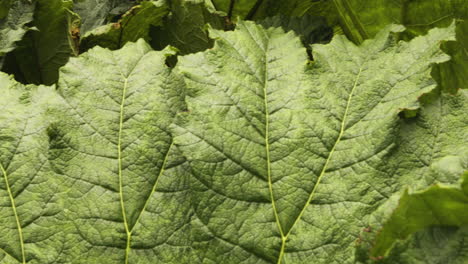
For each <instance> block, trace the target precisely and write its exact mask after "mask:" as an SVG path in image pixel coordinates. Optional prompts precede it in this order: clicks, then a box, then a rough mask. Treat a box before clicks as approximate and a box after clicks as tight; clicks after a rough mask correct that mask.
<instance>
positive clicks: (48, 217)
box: [0, 73, 65, 264]
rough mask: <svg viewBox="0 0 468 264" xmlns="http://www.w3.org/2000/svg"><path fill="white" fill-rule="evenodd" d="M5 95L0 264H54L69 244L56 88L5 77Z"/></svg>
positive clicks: (1, 106)
mask: <svg viewBox="0 0 468 264" xmlns="http://www.w3.org/2000/svg"><path fill="white" fill-rule="evenodd" d="M0 91H1V94H2V96H1V97H0V233H1V236H0V263H2V264H16V263H22V264H25V263H52V262H53V260H54V259H55V258H57V257H58V256H59V255H60V254H61V251H62V249H63V246H64V243H63V241H64V239H65V236H64V233H63V229H62V228H61V227H62V225H61V223H60V221H59V218H58V217H57V216H58V215H59V214H60V212H61V211H62V210H63V207H62V205H63V204H62V203H61V202H60V199H59V196H60V195H61V193H60V188H58V186H60V180H59V179H57V178H56V177H55V175H54V174H52V173H51V171H50V164H49V158H48V148H49V140H48V135H47V127H48V124H49V123H50V121H51V119H50V118H49V116H48V108H49V106H51V105H53V104H55V103H57V102H58V101H57V97H56V94H55V91H54V89H53V87H42V86H41V87H33V86H28V87H24V86H23V85H21V84H19V83H17V82H16V81H15V80H14V79H13V78H12V77H10V76H7V75H6V74H4V73H1V74H0ZM62 190H63V189H62ZM37 252H43V253H42V254H41V255H37V254H36V253H37Z"/></svg>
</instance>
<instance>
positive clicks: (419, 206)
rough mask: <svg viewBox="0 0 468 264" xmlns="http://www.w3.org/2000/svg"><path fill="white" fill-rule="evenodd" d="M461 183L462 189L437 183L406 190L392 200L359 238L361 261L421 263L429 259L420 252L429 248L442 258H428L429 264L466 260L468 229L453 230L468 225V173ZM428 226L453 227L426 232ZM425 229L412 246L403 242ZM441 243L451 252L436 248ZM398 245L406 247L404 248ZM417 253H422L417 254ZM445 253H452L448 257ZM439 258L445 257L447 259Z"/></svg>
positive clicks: (416, 236) (378, 211) (373, 218)
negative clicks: (424, 187) (427, 186)
mask: <svg viewBox="0 0 468 264" xmlns="http://www.w3.org/2000/svg"><path fill="white" fill-rule="evenodd" d="M461 180H462V184H461V186H462V188H460V186H450V185H440V184H436V185H432V186H431V187H429V188H427V189H424V190H421V191H417V192H414V191H408V190H404V191H403V193H402V194H401V196H398V197H397V196H395V197H392V199H390V200H389V202H387V203H386V204H384V205H383V206H382V208H379V210H377V211H376V213H375V214H374V215H373V216H372V217H371V219H372V221H371V223H370V226H369V227H368V228H366V230H365V232H364V233H363V237H361V238H360V239H359V241H358V245H360V247H361V248H359V250H360V251H361V253H362V254H363V255H361V258H360V260H361V261H363V262H364V263H373V262H374V261H377V263H379V262H381V261H383V263H395V262H396V261H397V262H398V263H420V262H419V261H420V260H421V259H425V258H427V257H425V256H424V254H421V251H422V252H424V251H425V250H426V251H427V247H428V246H429V247H430V248H432V250H434V252H433V253H429V252H427V253H426V254H430V255H434V253H436V254H435V255H434V256H437V255H439V257H434V258H432V259H431V258H427V259H428V261H427V262H426V263H441V262H440V261H447V258H448V259H450V260H451V261H453V262H449V263H463V261H466V260H467V259H468V254H467V253H466V252H465V251H464V250H463V248H467V247H468V245H467V244H466V241H464V239H465V238H466V237H467V233H466V230H465V229H464V228H460V229H459V230H457V231H454V230H453V229H454V228H455V227H466V225H467V224H468V223H467V221H468V188H466V185H467V180H468V174H467V173H465V174H464V175H463V176H462V179H461ZM429 227H452V230H449V229H448V228H445V230H443V229H441V228H439V230H437V229H432V230H431V229H427V228H429ZM424 229H426V230H425V231H424V232H419V234H417V235H415V236H414V238H413V239H412V241H411V240H410V241H411V243H405V242H401V241H400V240H405V239H407V238H408V237H409V236H410V235H413V234H414V233H416V232H418V231H421V230H424ZM437 232H439V235H437ZM438 240H439V241H440V240H442V241H443V240H445V241H444V242H445V244H447V245H451V246H452V250H450V248H443V247H444V246H441V247H440V248H439V249H437V248H436V247H434V244H435V245H437V244H440V242H438ZM415 242H416V243H415ZM428 242H429V243H428ZM396 243H397V245H396V246H395V248H394V245H395V244H396ZM398 244H404V247H402V246H401V245H398ZM390 250H392V252H390ZM415 251H420V253H419V254H415ZM446 252H450V253H451V254H448V255H446ZM389 253H390V254H389ZM395 253H397V254H395ZM408 253H409V254H408ZM440 255H442V256H444V255H445V256H446V257H445V260H444V259H443V258H440ZM408 259H412V260H411V261H409V260H408ZM412 261H413V262H412Z"/></svg>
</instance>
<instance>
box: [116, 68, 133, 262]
mask: <svg viewBox="0 0 468 264" xmlns="http://www.w3.org/2000/svg"><path fill="white" fill-rule="evenodd" d="M122 77H124V76H123V75H122ZM124 78H125V79H124V88H123V91H122V101H121V103H120V119H119V136H118V141H117V151H118V152H117V160H118V174H119V196H120V207H121V210H122V217H123V221H124V227H125V232H126V233H127V246H126V248H125V264H127V263H128V255H129V253H130V238H131V232H130V228H129V225H128V221H127V215H126V213H125V204H124V197H123V177H122V131H123V122H124V105H125V95H126V93H127V86H128V78H126V77H124Z"/></svg>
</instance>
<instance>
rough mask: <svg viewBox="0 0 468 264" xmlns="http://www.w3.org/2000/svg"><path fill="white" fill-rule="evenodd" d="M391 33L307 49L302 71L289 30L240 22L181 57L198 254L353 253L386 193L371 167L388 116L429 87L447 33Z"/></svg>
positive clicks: (390, 127)
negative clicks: (399, 37)
mask: <svg viewBox="0 0 468 264" xmlns="http://www.w3.org/2000/svg"><path fill="white" fill-rule="evenodd" d="M401 30H402V28H401V27H397V26H393V27H390V28H387V29H386V30H384V31H382V32H381V33H379V35H378V36H377V38H376V39H375V40H372V41H366V42H364V44H363V45H362V46H361V47H356V46H355V45H354V44H352V43H351V42H349V41H348V40H346V39H345V38H344V37H340V36H338V37H335V38H334V39H333V41H332V42H331V43H330V44H329V45H314V46H313V51H314V58H316V62H315V64H314V65H313V67H308V66H307V55H306V53H305V49H304V48H302V47H301V45H300V40H299V39H298V38H296V37H294V35H293V33H291V32H290V33H288V34H284V33H283V32H282V30H280V29H275V28H270V29H267V30H265V29H263V28H262V27H260V26H257V25H255V24H253V23H248V22H246V23H240V24H239V25H238V26H237V28H236V31H235V32H234V33H225V32H219V31H214V32H212V35H214V36H215V37H216V38H217V41H216V44H215V47H214V48H213V49H212V50H209V51H207V52H204V53H199V54H195V55H191V56H186V57H183V58H181V59H180V64H179V66H178V69H179V71H181V72H182V73H183V74H184V75H185V76H186V79H187V84H188V86H189V89H190V91H192V92H191V93H192V94H193V95H192V97H190V98H189V99H188V104H189V105H188V106H189V110H190V111H191V112H190V114H188V115H187V116H186V117H185V118H184V120H183V121H181V124H180V125H179V132H178V133H180V136H179V137H178V139H177V140H176V142H177V143H178V144H180V145H181V146H182V149H183V150H184V154H185V155H186V156H187V157H188V159H189V160H190V161H191V166H192V173H193V174H194V177H193V178H192V179H193V180H192V188H193V191H194V192H195V194H194V196H193V203H194V214H195V216H196V218H195V220H194V224H193V228H194V231H193V232H194V240H195V241H194V243H195V245H194V250H195V251H196V252H198V254H197V255H198V256H199V261H200V262H204V261H206V262H214V263H216V262H220V261H227V262H233V263H236V262H243V263H271V262H278V263H311V262H313V263H350V262H351V261H352V258H351V256H352V251H353V249H354V248H353V246H352V242H353V241H354V240H355V239H356V236H357V235H358V233H359V231H360V229H361V227H362V228H363V227H364V221H363V220H365V219H366V217H367V215H368V214H370V213H371V212H372V211H373V210H374V209H375V208H376V206H378V204H379V203H380V201H382V200H384V199H385V198H386V197H388V195H389V194H390V193H391V192H392V190H391V188H389V186H387V184H386V181H385V179H384V178H380V177H379V175H381V174H380V173H378V171H379V169H380V168H381V167H382V166H383V164H384V162H385V161H383V159H384V157H385V156H386V155H387V154H388V153H389V152H390V151H391V150H392V148H393V147H394V137H395V135H396V129H397V127H398V113H399V112H400V111H401V110H402V109H408V108H415V107H417V106H418V104H417V99H418V97H419V96H420V95H422V94H424V93H427V92H429V91H431V90H432V89H433V88H434V87H435V84H434V82H433V81H432V80H431V78H430V69H431V68H430V66H431V65H432V64H433V63H440V62H444V61H446V60H447V59H448V57H447V56H446V55H444V54H443V53H442V52H441V50H440V48H439V42H440V41H441V40H452V39H453V27H452V28H451V29H450V30H448V31H447V30H433V31H431V32H430V33H429V34H428V35H427V36H424V37H420V38H416V39H414V40H413V41H411V42H409V43H405V42H399V43H396V42H395V39H394V35H393V34H392V33H391V32H392V31H397V32H399V31H401ZM423 58H424V59H423ZM389 62H390V63H389ZM285 87H287V89H286V88H285ZM213 102H215V103H213ZM200 149H203V151H200ZM208 201H209V202H208ZM228 212H230V213H228ZM227 215H231V216H232V217H229V218H227V217H226V216H227ZM220 252H229V253H228V254H220Z"/></svg>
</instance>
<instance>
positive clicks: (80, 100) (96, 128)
mask: <svg viewBox="0 0 468 264" xmlns="http://www.w3.org/2000/svg"><path fill="white" fill-rule="evenodd" d="M171 54H173V51H171V50H168V49H166V50H164V51H160V52H156V51H152V50H151V48H150V47H149V45H148V44H146V43H145V42H144V41H143V40H140V41H138V42H137V43H130V44H127V45H126V46H125V47H124V48H122V49H120V50H118V51H114V52H113V51H110V50H108V49H103V48H100V47H97V48H94V49H92V50H90V51H88V52H87V53H85V54H83V55H82V56H80V57H79V58H73V59H71V60H70V62H69V63H68V64H67V65H66V66H65V67H63V68H62V69H61V73H60V80H59V83H58V93H59V94H60V95H61V97H62V98H63V106H62V107H61V108H60V109H57V111H55V112H57V113H56V122H55V123H54V124H53V126H51V127H50V128H49V134H50V137H51V140H50V141H51V143H50V144H51V146H50V150H49V152H50V155H51V157H50V160H51V164H52V166H53V168H54V171H55V172H56V173H57V174H58V175H59V176H58V177H59V178H61V179H62V180H63V181H64V182H66V183H67V184H66V185H67V186H64V190H66V192H67V196H66V198H64V201H63V202H64V203H65V204H66V205H67V207H66V212H65V213H64V214H65V219H66V220H64V221H65V222H66V223H68V225H71V228H70V232H68V233H67V236H66V237H67V240H68V241H69V243H72V244H73V246H72V247H70V248H65V249H63V254H62V255H61V256H60V258H59V261H58V262H61V263H96V264H97V263H153V262H156V261H157V262H158V263H189V259H190V254H189V253H190V244H189V240H188V239H189V234H190V233H189V232H188V228H189V225H188V222H189V221H188V218H189V217H190V216H189V214H188V210H189V209H190V207H189V205H190V204H189V199H188V198H187V197H188V195H189V189H188V187H189V185H188V180H187V179H188V178H187V177H188V176H189V173H187V171H186V170H187V169H186V165H185V164H186V162H185V159H184V158H183V157H182V156H181V155H180V154H179V151H178V148H177V147H176V146H175V145H174V144H173V143H172V142H173V140H172V135H171V132H170V131H169V126H170V124H171V123H172V120H173V118H174V117H175V115H176V113H177V112H180V111H183V110H184V109H185V105H184V100H183V98H184V84H183V81H182V79H181V78H180V77H177V76H176V75H174V74H173V73H172V71H171V69H170V68H168V67H167V66H166V65H165V59H166V56H168V55H171ZM67 187H68V188H67ZM41 253H42V254H47V252H41Z"/></svg>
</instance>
